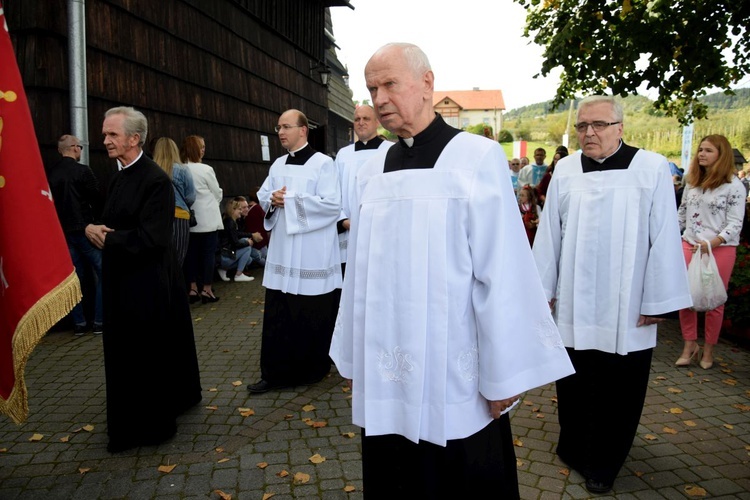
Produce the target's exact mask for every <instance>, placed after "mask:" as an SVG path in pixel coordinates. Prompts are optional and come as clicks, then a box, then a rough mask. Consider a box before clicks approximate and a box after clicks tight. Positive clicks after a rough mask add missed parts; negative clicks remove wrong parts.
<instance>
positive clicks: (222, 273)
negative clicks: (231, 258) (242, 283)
mask: <svg viewBox="0 0 750 500" xmlns="http://www.w3.org/2000/svg"><path fill="white" fill-rule="evenodd" d="M216 272H217V273H219V277H220V278H221V281H229V278H227V272H226V271H225V270H223V269H217V270H216Z"/></svg>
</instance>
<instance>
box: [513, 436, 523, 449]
mask: <svg viewBox="0 0 750 500" xmlns="http://www.w3.org/2000/svg"><path fill="white" fill-rule="evenodd" d="M513 446H518V447H519V448H523V441H521V440H520V439H518V438H516V439H514V440H513Z"/></svg>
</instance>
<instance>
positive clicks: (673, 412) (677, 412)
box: [669, 408, 682, 415]
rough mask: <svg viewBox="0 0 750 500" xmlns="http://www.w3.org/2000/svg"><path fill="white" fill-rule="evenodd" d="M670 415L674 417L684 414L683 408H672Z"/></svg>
mask: <svg viewBox="0 0 750 500" xmlns="http://www.w3.org/2000/svg"><path fill="white" fill-rule="evenodd" d="M669 413H671V414H672V415H679V414H681V413H682V408H670V409H669Z"/></svg>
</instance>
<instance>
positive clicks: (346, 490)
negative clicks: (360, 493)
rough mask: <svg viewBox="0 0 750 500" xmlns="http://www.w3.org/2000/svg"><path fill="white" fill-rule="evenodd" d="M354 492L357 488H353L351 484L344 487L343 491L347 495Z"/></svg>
mask: <svg viewBox="0 0 750 500" xmlns="http://www.w3.org/2000/svg"><path fill="white" fill-rule="evenodd" d="M356 490H357V488H355V487H354V486H352V485H351V484H347V485H346V486H344V491H345V492H347V493H351V492H352V491H356Z"/></svg>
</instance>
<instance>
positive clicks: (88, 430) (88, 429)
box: [83, 424, 94, 432]
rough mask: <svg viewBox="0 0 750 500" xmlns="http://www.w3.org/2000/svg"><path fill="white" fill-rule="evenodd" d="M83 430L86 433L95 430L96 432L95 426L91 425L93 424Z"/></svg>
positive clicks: (85, 426)
mask: <svg viewBox="0 0 750 500" xmlns="http://www.w3.org/2000/svg"><path fill="white" fill-rule="evenodd" d="M83 430H84V431H86V432H91V431H93V430H94V426H93V425H91V424H88V425H84V426H83Z"/></svg>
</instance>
